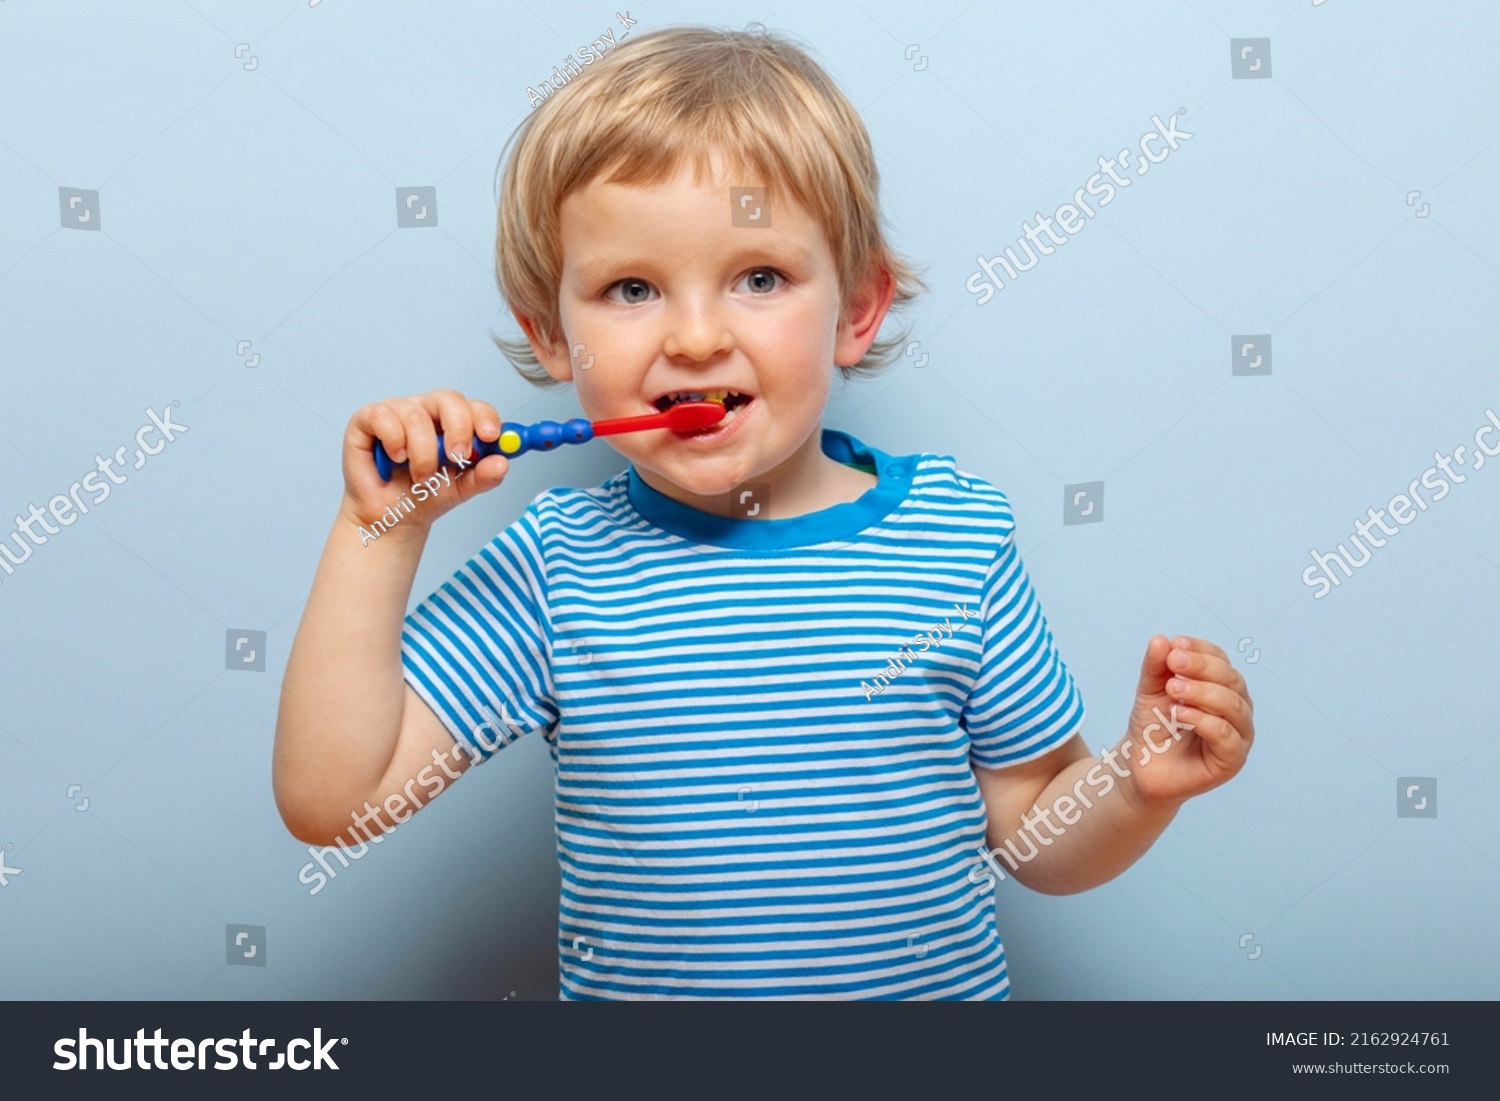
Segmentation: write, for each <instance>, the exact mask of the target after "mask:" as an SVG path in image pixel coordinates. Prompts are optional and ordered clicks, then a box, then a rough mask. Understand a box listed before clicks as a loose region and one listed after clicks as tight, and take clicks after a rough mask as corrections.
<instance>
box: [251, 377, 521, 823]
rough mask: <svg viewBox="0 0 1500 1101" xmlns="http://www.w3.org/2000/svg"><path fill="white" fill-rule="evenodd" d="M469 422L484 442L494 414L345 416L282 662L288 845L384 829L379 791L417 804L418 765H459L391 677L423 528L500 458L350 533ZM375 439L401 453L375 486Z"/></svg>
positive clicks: (452, 403)
mask: <svg viewBox="0 0 1500 1101" xmlns="http://www.w3.org/2000/svg"><path fill="white" fill-rule="evenodd" d="M434 422H437V423H436V424H434ZM476 429H477V433H478V435H479V436H480V438H481V439H484V440H490V439H495V438H498V436H499V433H500V418H499V416H498V415H497V414H496V413H495V411H494V410H493V409H492V408H491V407H490V406H489V405H487V404H486V403H484V402H477V401H476V402H470V401H466V400H465V399H464V398H463V396H462V395H460V394H457V393H455V392H454V391H451V390H445V391H435V392H433V393H431V394H426V395H421V396H419V397H416V398H404V399H393V400H391V401H388V402H382V403H378V404H376V405H371V406H366V407H365V408H363V409H361V410H360V411H359V412H357V413H355V415H354V416H353V417H352V418H351V419H350V421H349V426H348V429H347V430H346V432H345V437H344V454H343V465H344V481H345V494H344V499H343V502H342V503H341V505H340V507H339V514H338V518H337V519H336V520H335V521H334V526H333V531H332V532H331V533H330V534H329V537H328V543H327V545H326V547H325V548H324V551H323V557H322V559H321V560H320V562H319V563H318V570H317V574H316V576H315V577H314V580H313V591H312V595H311V596H310V597H309V598H308V601H307V606H306V608H305V609H304V611H303V615H302V621H301V624H300V625H299V627H298V629H297V637H296V639H295V641H294V642H293V645H292V652H291V655H290V657H289V659H288V661H287V670H286V679H285V681H284V682H283V684H282V690H281V707H280V711H279V713H278V715H277V721H276V747H275V753H274V757H273V763H272V774H273V783H274V788H275V793H276V805H277V808H278V809H279V810H280V812H281V818H282V821H283V822H285V823H286V826H287V829H288V830H290V831H291V833H292V834H293V836H295V837H297V838H298V839H299V840H302V841H306V842H309V843H311V844H320V845H326V844H330V843H332V841H333V839H334V838H335V837H336V836H337V835H338V834H339V833H341V832H342V831H344V830H347V829H349V828H350V821H349V820H350V818H351V817H354V818H356V819H358V818H361V817H363V818H364V820H365V822H366V823H369V822H370V821H371V820H372V819H373V821H375V822H379V823H381V825H382V828H384V827H383V820H382V819H381V818H380V817H379V813H381V811H380V808H381V806H382V805H383V804H385V803H386V802H387V800H389V799H390V798H391V797H392V796H395V795H400V797H401V799H402V800H403V801H406V802H407V803H408V805H414V806H415V807H417V808H420V807H421V806H422V805H423V803H424V802H426V801H427V799H422V801H414V800H413V799H412V796H413V795H414V789H413V784H414V782H415V781H416V778H417V777H418V774H419V773H421V772H422V771H423V769H424V768H429V767H430V768H432V769H433V771H431V772H429V773H428V774H427V775H428V776H429V777H433V776H436V775H439V773H437V771H436V766H437V764H438V756H439V755H444V757H443V762H444V765H445V768H444V769H443V773H446V774H447V775H445V776H444V779H445V780H446V779H447V777H448V776H452V777H453V778H455V779H456V778H457V775H461V774H462V772H463V770H464V769H466V768H467V767H468V763H469V762H468V760H467V759H465V758H463V757H462V755H459V754H451V753H450V752H449V751H450V750H452V748H453V744H454V743H453V739H452V737H451V736H450V735H449V733H448V731H447V729H446V728H445V727H444V726H443V724H442V723H441V722H440V721H439V720H438V718H437V716H436V715H434V714H433V712H432V711H431V709H430V708H428V706H427V705H426V703H424V702H423V701H422V699H421V698H420V697H419V696H418V695H417V694H416V693H415V692H413V691H412V690H411V688H409V687H408V686H407V685H406V683H405V680H404V678H403V675H402V669H401V628H402V623H403V621H404V618H405V611H406V603H407V600H408V599H409V597H410V596H411V586H412V581H413V579H414V578H415V576H416V571H417V565H418V563H419V562H420V560H421V556H422V550H423V548H424V547H425V546H426V543H427V534H428V531H429V529H430V528H431V525H432V523H433V522H434V521H435V520H437V519H438V518H439V517H440V516H442V515H443V514H444V513H446V512H447V511H448V510H449V509H451V508H453V507H454V506H455V505H457V504H459V503H461V502H462V501H465V500H468V499H469V498H470V497H472V496H474V495H475V494H476V493H482V492H484V491H486V490H489V489H493V488H494V487H495V486H497V485H499V484H500V482H501V480H502V479H503V478H504V477H505V473H506V469H507V463H506V460H505V459H504V458H503V457H502V456H499V455H495V456H491V457H489V458H486V459H484V460H482V461H481V462H479V463H478V464H476V465H474V466H471V467H469V468H468V469H467V470H466V471H464V472H463V473H462V474H453V475H450V477H451V483H450V484H449V485H447V486H442V487H441V488H439V489H438V490H437V491H436V492H435V494H433V495H430V496H428V497H427V498H425V499H423V500H421V501H420V503H416V502H415V501H414V503H415V504H416V507H415V508H414V509H413V510H412V511H410V512H409V513H407V514H405V515H403V516H402V518H401V521H400V522H399V523H398V524H394V525H391V526H390V527H389V529H388V530H387V531H386V532H385V533H384V534H382V535H380V536H379V538H377V539H374V540H371V539H370V538H369V537H368V536H367V535H362V534H361V532H360V528H361V527H363V528H364V529H365V531H366V532H371V531H374V530H378V529H373V528H372V527H371V525H372V524H373V522H374V521H375V520H378V519H379V518H380V517H381V515H382V514H383V513H384V512H385V511H386V509H387V507H388V506H390V505H392V504H393V503H394V502H396V501H397V500H398V499H399V498H400V497H401V495H402V494H403V493H406V494H407V495H408V500H413V495H412V494H411V487H412V483H413V481H414V480H416V481H421V480H423V479H425V478H428V477H430V476H431V475H433V473H434V472H435V471H436V470H437V465H438V455H437V432H438V431H439V430H441V431H443V432H444V433H445V436H446V438H447V439H449V440H468V439H470V438H471V436H472V435H474V434H475V432H476ZM377 438H379V439H380V440H381V441H382V442H383V443H384V445H385V447H386V449H387V451H388V452H389V453H390V455H391V457H392V458H393V459H394V460H395V461H397V462H400V461H402V460H403V459H407V458H409V460H410V461H409V466H410V469H409V470H405V471H404V470H400V469H398V470H396V471H395V472H394V473H393V474H392V477H391V481H390V482H389V483H384V482H381V481H380V478H379V476H378V475H377V474H376V473H375V466H374V459H373V449H374V441H375V440H376V439H377ZM438 484H439V485H440V486H441V483H438ZM450 770H451V771H450ZM441 791H442V787H441V786H439V787H438V791H437V792H434V793H431V794H432V795H436V794H438V793H440V792H441ZM398 809H399V804H398ZM372 810H374V811H376V812H377V813H376V814H374V815H373V816H372V815H371V814H370V811H372ZM393 817H394V815H393ZM408 817H409V815H408ZM403 820H404V819H403ZM364 829H365V830H366V831H367V832H370V831H373V829H374V826H372V825H368V824H367V825H366V826H365V827H364ZM356 836H357V835H356Z"/></svg>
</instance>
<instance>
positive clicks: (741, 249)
mask: <svg viewBox="0 0 1500 1101" xmlns="http://www.w3.org/2000/svg"><path fill="white" fill-rule="evenodd" d="M753 259H764V260H765V261H767V262H768V263H779V264H786V265H788V266H799V265H800V266H804V267H805V266H807V265H809V264H811V263H812V261H813V253H812V252H811V251H810V250H809V249H806V248H804V247H802V246H801V245H796V244H793V243H792V242H790V241H788V240H787V239H786V238H784V237H782V238H776V239H774V240H768V241H764V242H757V243H753V244H752V243H750V242H744V243H742V244H739V245H737V246H735V247H734V248H733V249H731V250H730V251H729V252H728V253H727V254H726V256H725V261H724V262H725V263H726V264H728V265H730V266H734V265H737V264H742V263H746V262H747V261H750V260H753ZM654 262H656V261H654V260H652V259H650V258H647V257H643V256H640V255H638V254H626V253H622V254H618V255H612V256H600V257H595V258H593V259H591V260H589V261H587V262H585V263H583V264H580V265H579V266H578V269H577V271H578V274H579V276H580V277H581V278H582V279H584V280H585V281H586V282H592V281H594V280H596V279H602V278H604V277H605V275H606V274H607V273H609V272H615V271H622V270H623V271H628V270H630V269H632V268H636V267H641V266H644V265H646V264H650V263H654Z"/></svg>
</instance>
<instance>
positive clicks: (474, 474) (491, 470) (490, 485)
mask: <svg viewBox="0 0 1500 1101" xmlns="http://www.w3.org/2000/svg"><path fill="white" fill-rule="evenodd" d="M480 438H481V439H483V438H484V437H483V436H481V437H480ZM509 472H510V460H508V459H507V458H506V457H505V456H504V455H486V456H485V457H484V458H482V459H480V460H479V462H477V463H475V464H474V465H473V466H472V467H470V468H469V469H468V470H466V471H464V472H463V473H462V474H460V475H458V476H457V477H456V478H454V479H453V485H454V487H455V488H457V490H458V496H459V500H461V501H467V500H468V499H469V498H470V497H473V496H474V495H476V494H479V493H487V492H489V491H490V490H492V489H494V488H495V487H496V486H497V485H499V484H500V483H501V482H503V481H504V480H505V475H506V474H507V473H509Z"/></svg>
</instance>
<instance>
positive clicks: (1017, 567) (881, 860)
mask: <svg viewBox="0 0 1500 1101" xmlns="http://www.w3.org/2000/svg"><path fill="white" fill-rule="evenodd" d="M822 446H823V451H824V453H825V454H827V455H828V456H830V457H831V458H833V459H835V460H836V461H839V462H842V463H846V464H849V465H851V466H853V465H867V466H871V467H873V468H874V469H875V471H876V475H877V478H878V482H877V484H876V485H875V486H874V487H873V488H871V489H870V490H868V491H867V492H865V493H864V494H863V495H862V496H861V497H860V498H859V499H858V500H856V501H853V502H849V503H845V504H840V505H835V506H834V507H832V508H828V509H824V510H822V511H819V512H815V513H811V514H809V515H805V516H797V517H793V518H790V519H782V520H778V519H774V518H771V519H724V518H722V517H718V516H713V515H710V514H707V513H703V512H699V511H697V510H695V509H692V508H689V507H687V506H685V505H683V504H680V503H678V502H676V501H673V500H672V499H670V498H668V497H666V496H664V495H663V494H661V493H658V492H657V491H656V490H654V489H652V488H651V487H650V486H648V485H647V484H646V483H645V482H643V481H642V480H641V479H640V477H639V475H638V474H637V473H636V471H635V470H634V468H631V469H629V470H626V471H623V472H621V473H620V474H617V475H615V476H614V477H613V478H611V479H609V480H608V481H606V482H605V483H604V484H603V485H601V486H598V487H596V488H594V489H554V490H550V491H548V492H546V493H543V494H541V495H540V496H538V497H537V498H536V500H534V501H533V502H532V503H531V505H530V506H529V507H528V508H527V509H526V511H525V512H524V513H523V514H522V515H521V516H520V517H519V518H518V519H517V520H516V521H515V522H514V523H513V524H511V525H510V526H509V527H507V528H506V529H505V530H504V531H502V532H501V533H500V534H499V535H497V536H496V537H495V538H494V539H493V540H491V541H490V543H489V544H488V545H487V546H485V547H484V548H483V549H482V550H480V551H479V552H478V553H477V554H476V555H475V556H474V557H473V558H471V559H470V560H469V562H468V563H467V564H466V565H464V566H463V567H462V568H461V569H459V570H458V571H457V572H456V573H455V574H454V576H453V578H452V579H451V580H450V581H448V582H447V583H445V584H444V585H443V587H442V588H441V589H439V590H438V591H437V592H434V593H433V594H432V595H431V596H429V597H428V598H427V599H426V600H424V601H423V602H422V603H421V604H420V605H419V606H418V607H417V608H416V609H415V610H414V611H413V612H412V614H411V615H410V616H408V617H407V620H406V627H405V630H404V632H403V635H402V661H403V664H404V668H405V675H406V679H407V681H408V682H409V683H410V684H411V685H412V687H413V688H414V689H415V690H416V692H417V693H418V694H419V695H421V697H422V698H423V699H424V700H426V701H427V703H428V704H429V705H430V706H431V707H432V709H433V710H434V712H435V713H436V714H437V715H438V717H439V718H440V719H441V720H442V722H443V724H444V725H445V726H446V727H447V728H448V730H449V731H450V732H451V733H452V734H453V736H454V737H455V739H463V740H464V741H465V742H467V743H468V744H469V745H471V746H473V747H474V752H475V753H476V754H478V755H482V756H484V757H488V756H490V755H491V754H492V753H494V752H498V749H499V748H503V746H504V745H506V744H509V741H508V740H507V739H509V738H512V737H514V735H515V733H516V732H517V731H520V732H522V735H521V736H525V734H528V733H533V732H540V733H541V734H542V736H543V737H544V738H545V739H546V740H547V743H548V744H549V746H550V747H551V754H552V759H553V762H554V764H555V767H556V800H557V804H556V806H557V813H556V829H557V853H558V861H559V863H560V866H561V873H562V899H561V905H560V919H559V929H558V949H559V954H560V966H559V971H560V978H561V990H562V997H563V999H565V1000H575V999H616V998H881V999H908V998H910V999H934V998H962V999H986V1000H1001V999H1005V998H1007V997H1009V993H1010V983H1009V980H1008V978H1007V972H1006V964H1005V951H1004V947H1003V945H1002V944H1001V940H1000V934H999V932H998V930H997V928H996V925H995V906H994V896H993V895H992V894H991V893H990V888H991V886H992V880H989V879H988V877H985V878H982V879H981V880H980V882H976V881H975V879H974V878H971V876H970V870H971V869H972V868H974V867H975V866H976V864H977V862H978V861H979V859H980V856H979V852H980V850H982V849H983V847H984V842H985V807H984V802H983V800H982V799H981V797H980V794H979V788H978V784H977V783H976V781H975V779H974V775H973V773H972V772H971V766H978V767H981V768H1003V767H1005V766H1007V765H1013V764H1016V763H1019V762H1021V761H1026V760H1030V759H1032V758H1035V757H1038V756H1040V755H1042V754H1043V753H1045V752H1047V751H1048V750H1051V749H1053V748H1056V747H1057V746H1059V745H1061V744H1062V743H1063V742H1064V741H1066V740H1067V739H1068V738H1069V737H1070V736H1071V735H1073V734H1074V733H1075V732H1077V731H1078V729H1079V727H1080V724H1081V723H1082V721H1083V716H1084V707H1083V700H1082V697H1081V696H1080V694H1079V692H1078V689H1077V687H1076V685H1075V684H1074V683H1073V678H1072V676H1071V675H1070V674H1069V672H1068V670H1067V667H1066V666H1065V665H1064V664H1063V662H1062V659H1061V658H1060V657H1059V655H1058V653H1057V649H1056V647H1055V645H1054V643H1053V640H1052V634H1051V632H1050V630H1049V629H1048V627H1047V621H1046V619H1045V618H1044V617H1043V615H1042V610H1041V607H1040V605H1039V604H1038V602H1037V598H1036V595H1035V593H1034V591H1033V590H1032V587H1031V583H1030V581H1029V579H1028V578H1027V574H1026V571H1025V569H1024V567H1023V566H1022V563H1021V559H1020V556H1019V554H1018V553H1017V551H1016V546H1015V542H1014V540H1013V539H1012V537H1011V535H1012V531H1013V529H1014V527H1015V521H1014V519H1013V518H1012V515H1011V510H1010V505H1009V502H1008V501H1007V500H1006V497H1005V495H1004V494H1003V493H1001V492H1000V491H999V490H998V489H996V488H994V487H993V486H991V485H989V484H988V483H986V482H985V481H983V480H982V479H979V478H976V477H973V476H971V475H968V474H965V473H964V472H962V471H960V470H959V469H957V467H956V466H955V463H954V460H953V459H952V458H949V457H946V456H937V455H925V454H924V455H912V456H907V457H904V458H896V457H892V456H889V455H886V454H884V453H883V452H881V451H878V450H876V449H874V448H870V447H867V446H865V445H864V444H862V443H860V442H859V441H858V440H855V439H853V438H851V437H850V436H848V435H846V434H844V433H842V432H835V431H831V430H824V432H823V435H822ZM769 505H770V507H771V509H772V510H774V501H772V502H769ZM772 515H773V517H774V511H773V512H772ZM501 717H503V721H502V718H501ZM506 725H508V726H509V729H505V727H506ZM479 728H483V729H482V730H480V729H479ZM497 731H499V732H501V733H502V734H503V735H504V736H502V737H496V732H497ZM981 883H982V885H981Z"/></svg>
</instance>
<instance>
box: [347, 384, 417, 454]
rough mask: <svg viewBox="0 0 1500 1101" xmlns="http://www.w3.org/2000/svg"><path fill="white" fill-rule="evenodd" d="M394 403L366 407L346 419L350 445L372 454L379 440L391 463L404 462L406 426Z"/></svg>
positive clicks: (388, 402) (385, 402) (384, 402)
mask: <svg viewBox="0 0 1500 1101" xmlns="http://www.w3.org/2000/svg"><path fill="white" fill-rule="evenodd" d="M395 404H396V399H392V400H390V401H379V402H375V403H374V404H371V405H366V406H365V407H363V408H362V409H359V410H357V411H356V412H355V414H354V416H352V417H350V418H349V431H348V433H347V439H348V441H349V443H351V444H353V445H354V446H355V447H357V448H359V450H361V451H367V452H370V453H371V454H373V453H374V451H375V441H377V440H379V441H380V444H381V446H383V447H384V448H385V453H386V454H387V455H389V456H390V457H391V461H392V462H398V463H399V462H404V461H405V459H406V426H405V425H404V424H403V423H402V421H401V416H400V414H399V413H398V412H397V411H396V409H395Z"/></svg>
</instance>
